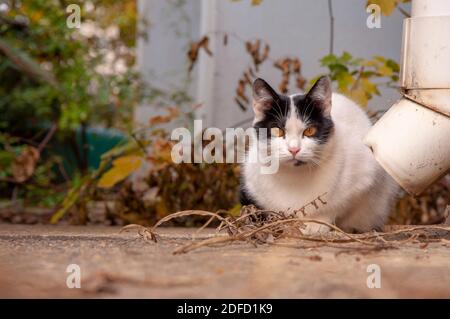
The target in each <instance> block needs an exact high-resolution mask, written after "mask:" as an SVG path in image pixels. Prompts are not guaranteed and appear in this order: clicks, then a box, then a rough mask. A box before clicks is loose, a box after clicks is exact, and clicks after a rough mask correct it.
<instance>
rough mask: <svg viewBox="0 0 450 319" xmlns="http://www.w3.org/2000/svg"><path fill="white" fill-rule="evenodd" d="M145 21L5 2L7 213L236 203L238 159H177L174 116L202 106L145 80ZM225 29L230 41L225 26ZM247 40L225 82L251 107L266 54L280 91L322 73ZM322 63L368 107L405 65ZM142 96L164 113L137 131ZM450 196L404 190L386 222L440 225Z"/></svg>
mask: <svg viewBox="0 0 450 319" xmlns="http://www.w3.org/2000/svg"><path fill="white" fill-rule="evenodd" d="M242 1H244V0H242ZM261 2H262V1H261V0H258V1H253V0H252V1H251V3H252V5H255V6H257V5H259V4H260V3H261ZM404 2H407V0H373V1H372V0H370V1H368V2H367V4H369V3H376V4H379V5H380V7H381V10H382V13H383V14H385V15H390V14H391V13H392V12H393V10H395V9H396V8H398V9H400V10H401V7H399V5H401V4H402V3H404ZM71 3H75V4H79V5H80V8H81V14H82V17H83V18H82V19H83V22H82V27H81V28H80V29H76V28H74V29H71V28H68V27H67V24H66V20H67V17H68V15H69V13H68V12H67V11H66V8H67V6H68V5H69V4H71ZM236 5H238V2H237V4H236ZM405 14H407V13H405ZM148 27H149V24H148V21H143V20H140V19H138V14H137V6H136V1H135V0H125V1H113V0H89V1H70V2H69V1H64V0H22V1H15V0H9V1H7V0H6V1H5V0H1V1H0V113H1V114H2V116H1V117H0V193H1V199H0V200H1V204H0V220H4V221H10V222H24V223H36V222H49V221H50V222H52V223H56V222H60V221H65V222H71V223H78V224H84V223H91V222H92V223H104V224H124V223H139V224H152V223H154V222H155V221H156V220H158V219H160V218H162V217H164V216H166V215H167V214H169V213H172V212H175V211H180V210H186V209H202V210H209V211H218V210H223V211H228V212H229V213H230V214H237V213H238V212H239V209H240V206H239V204H238V197H237V190H238V185H239V166H238V165H236V164H205V163H203V164H182V165H176V164H174V163H172V161H171V157H170V150H171V147H172V145H173V142H172V141H170V139H169V137H170V135H169V132H168V130H167V128H166V127H167V125H170V124H174V125H177V126H184V127H191V123H192V118H193V114H194V113H195V110H196V108H198V107H199V106H198V105H196V104H195V103H194V102H195V101H193V99H192V98H191V97H190V96H189V95H188V94H187V93H186V92H184V91H172V92H164V91H161V90H160V89H156V88H153V87H152V85H151V83H144V82H143V81H141V79H140V77H139V73H138V72H137V70H136V69H135V62H136V61H135V59H136V41H137V39H139V38H140V37H142V38H144V39H145V38H146V36H147V35H146V34H145V33H141V32H140V31H138V30H145V29H146V28H148ZM222 36H223V37H224V41H223V43H224V46H226V43H227V41H228V35H227V34H226V32H225V33H224V34H223V35H222ZM230 40H231V39H230ZM235 40H236V39H235ZM208 41H209V37H208V35H204V36H203V37H201V38H200V39H199V40H198V41H194V42H192V43H191V46H190V48H189V50H188V52H186V57H187V59H186V66H187V70H188V72H190V71H191V70H192V69H193V68H195V65H196V62H197V58H198V56H199V54H198V53H199V51H200V50H205V52H207V53H208V54H209V55H211V56H213V54H212V52H210V51H209V48H208ZM242 47H243V51H242V54H248V55H250V57H251V58H252V61H253V66H252V67H251V68H250V69H244V70H243V72H242V77H241V78H240V79H236V83H235V84H233V83H230V85H236V97H235V101H236V107H240V108H243V109H245V108H246V105H247V104H248V103H249V100H250V97H251V83H252V80H253V78H255V77H256V76H257V75H258V68H259V66H260V65H261V64H263V63H270V64H272V67H273V68H275V69H277V70H279V71H280V72H281V73H282V82H281V83H279V85H278V88H279V90H280V91H282V92H285V91H286V90H287V87H288V84H289V81H291V80H294V81H295V82H294V83H296V86H297V87H298V88H300V89H307V88H308V86H310V85H311V84H312V83H314V82H315V80H316V79H317V77H319V76H320V75H321V74H319V75H317V77H314V78H311V79H305V78H304V77H303V76H302V74H301V57H272V56H271V53H270V44H268V43H265V42H264V41H263V40H262V39H259V40H256V41H254V42H250V41H243V43H242ZM318 63H320V64H321V65H322V66H323V67H325V69H326V70H327V73H328V75H329V76H330V77H331V79H332V80H333V81H334V83H335V86H336V89H337V90H338V91H339V92H341V93H343V94H345V95H347V96H349V97H350V98H351V99H353V100H355V101H356V102H358V103H359V104H360V105H361V106H362V107H364V108H365V107H366V106H367V103H368V101H369V100H370V99H371V98H372V97H373V96H374V95H379V94H380V90H379V88H380V87H381V86H385V87H386V86H387V87H393V88H395V87H396V83H397V80H398V73H399V66H398V63H397V62H396V61H393V60H391V59H386V58H384V57H383V56H380V55H379V56H374V57H373V58H372V59H360V58H357V57H354V56H352V54H351V52H343V53H342V54H339V55H337V54H335V53H333V52H332V51H331V52H329V53H328V54H326V55H325V56H323V57H321V58H320V59H319V61H318ZM143 101H146V103H149V104H151V105H154V106H155V107H159V108H163V109H166V112H167V115H160V116H156V117H154V118H152V119H150V122H149V125H148V127H146V128H144V131H143V132H142V131H141V130H142V129H141V130H139V131H135V129H136V128H135V127H134V124H133V117H132V116H133V109H134V107H135V106H136V105H138V104H139V103H142V102H143ZM367 111H368V110H367ZM368 112H369V111H368ZM369 115H370V116H371V117H372V118H373V119H374V120H375V119H377V118H378V117H379V116H380V114H376V113H370V112H369ZM449 200H450V192H449V183H448V180H446V179H444V180H442V181H439V182H438V183H436V184H435V185H433V186H432V187H431V188H430V189H429V190H428V191H427V192H426V193H425V194H424V195H422V196H420V197H413V196H410V195H407V194H404V195H403V196H402V198H401V199H400V200H399V202H398V204H397V206H396V208H395V211H394V212H393V215H392V220H391V222H392V223H413V224H416V223H436V222H440V221H442V219H443V218H444V216H443V212H444V210H445V207H446V205H447V203H448V202H449ZM200 222H204V220H202V219H193V218H185V219H181V220H180V221H177V223H178V224H180V225H187V226H192V225H198V224H199V223H200Z"/></svg>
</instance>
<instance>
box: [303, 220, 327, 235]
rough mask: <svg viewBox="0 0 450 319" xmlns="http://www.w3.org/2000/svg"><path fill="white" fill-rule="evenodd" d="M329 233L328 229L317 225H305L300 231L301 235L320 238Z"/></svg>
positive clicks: (325, 226)
mask: <svg viewBox="0 0 450 319" xmlns="http://www.w3.org/2000/svg"><path fill="white" fill-rule="evenodd" d="M330 231H331V228H330V227H328V226H327V225H322V224H318V223H305V228H303V229H302V233H303V234H304V235H306V236H320V235H324V234H327V233H329V232H330Z"/></svg>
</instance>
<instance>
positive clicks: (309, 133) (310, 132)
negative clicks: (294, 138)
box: [303, 126, 317, 137]
mask: <svg viewBox="0 0 450 319" xmlns="http://www.w3.org/2000/svg"><path fill="white" fill-rule="evenodd" d="M316 133H317V128H315V127H314V126H310V127H308V128H307V129H306V130H305V131H304V132H303V136H306V137H310V136H313V135H315V134H316Z"/></svg>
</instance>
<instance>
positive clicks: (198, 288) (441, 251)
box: [0, 224, 450, 298]
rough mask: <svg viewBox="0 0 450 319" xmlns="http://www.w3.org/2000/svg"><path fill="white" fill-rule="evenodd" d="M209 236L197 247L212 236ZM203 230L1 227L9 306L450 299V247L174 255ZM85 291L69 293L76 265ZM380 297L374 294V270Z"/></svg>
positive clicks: (0, 290) (241, 249)
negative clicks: (82, 301) (145, 235)
mask: <svg viewBox="0 0 450 319" xmlns="http://www.w3.org/2000/svg"><path fill="white" fill-rule="evenodd" d="M212 232H213V230H206V231H204V232H202V233H200V234H199V235H196V237H197V238H205V237H207V236H210V234H211V233H212ZM193 233H194V230H192V229H185V228H161V229H160V234H161V236H162V238H161V241H160V242H158V243H153V242H146V241H144V240H142V239H141V238H139V237H137V235H136V234H135V233H126V234H123V233H122V234H119V228H117V227H97V226H25V225H10V224H0V297H26V298H32V297H40V298H47V297H57V298H62V297H87V298H92V297H95V298H98V297H100V298H111V297H112V298H122V297H125V298H317V297H318V298H381V297H385V298H397V297H404V298H405V297H406V298H417V297H435V298H436V297H437V298H450V271H449V270H450V244H448V242H446V243H442V242H436V243H430V244H428V245H424V244H420V243H407V244H405V245H402V247H401V248H400V249H388V250H379V251H374V250H372V249H368V248H367V247H364V246H363V245H361V244H346V245H337V246H336V247H330V246H329V245H327V246H322V245H323V244H320V243H319V244H317V243H308V244H307V245H305V244H303V243H299V242H296V241H283V242H280V243H279V245H262V246H258V247H253V246H251V245H250V244H246V243H235V244H230V245H226V246H222V247H203V248H200V249H198V250H195V251H192V252H190V253H187V254H181V255H173V254H172V252H173V250H174V249H175V248H177V247H180V245H183V244H185V243H187V242H188V241H189V240H191V238H192V234H193ZM70 264H77V265H79V266H80V270H81V274H80V275H81V288H79V289H78V288H72V289H70V288H68V287H67V284H66V280H67V277H68V276H69V275H70V274H69V273H68V272H66V270H67V267H68V265H70ZM372 264H376V265H379V267H380V271H381V273H380V278H381V287H380V288H368V285H367V278H368V276H370V275H371V273H369V272H368V271H367V270H368V266H369V265H372Z"/></svg>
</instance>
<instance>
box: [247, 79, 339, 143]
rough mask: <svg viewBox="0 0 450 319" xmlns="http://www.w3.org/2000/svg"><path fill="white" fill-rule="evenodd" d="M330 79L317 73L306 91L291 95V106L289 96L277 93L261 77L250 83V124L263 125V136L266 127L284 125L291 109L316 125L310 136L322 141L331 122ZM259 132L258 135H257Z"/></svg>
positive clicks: (306, 122) (299, 116) (257, 127)
mask: <svg viewBox="0 0 450 319" xmlns="http://www.w3.org/2000/svg"><path fill="white" fill-rule="evenodd" d="M331 94H332V91H331V82H330V80H329V78H328V77H327V76H322V77H320V78H319V79H318V80H317V82H316V83H315V84H314V86H313V87H312V88H311V89H310V90H309V92H308V93H307V94H298V95H294V96H293V97H292V101H293V103H294V106H295V107H294V108H292V107H291V97H289V96H286V95H283V94H278V93H277V92H276V91H275V90H274V89H273V88H272V87H270V85H269V84H268V83H267V82H266V81H264V80H263V79H259V78H258V79H256V80H255V82H254V83H253V109H254V112H255V120H254V124H253V126H254V128H255V129H257V131H258V129H259V128H266V129H267V130H266V131H267V134H266V136H267V138H270V129H271V128H272V127H279V128H282V129H284V128H285V124H286V120H287V119H288V118H289V117H290V116H291V112H292V111H293V110H294V111H295V112H296V116H297V117H298V118H299V119H300V120H301V121H302V122H303V123H305V125H307V126H314V127H315V128H317V132H316V134H314V135H313V136H312V137H311V138H314V139H316V140H317V142H318V143H320V144H324V143H326V142H327V141H328V139H329V137H330V136H331V134H332V133H333V128H334V124H333V121H332V119H331V114H330V113H331ZM258 136H259V135H258Z"/></svg>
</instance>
